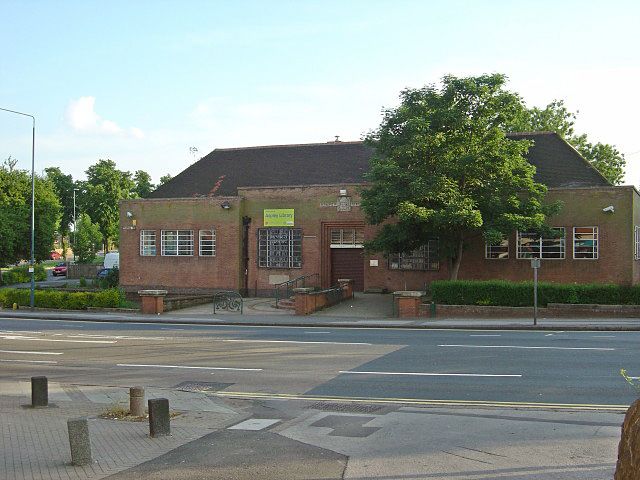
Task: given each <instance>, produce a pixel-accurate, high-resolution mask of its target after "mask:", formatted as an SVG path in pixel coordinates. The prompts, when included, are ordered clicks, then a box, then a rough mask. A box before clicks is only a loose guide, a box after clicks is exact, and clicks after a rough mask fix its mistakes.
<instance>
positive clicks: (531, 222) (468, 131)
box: [362, 74, 559, 279]
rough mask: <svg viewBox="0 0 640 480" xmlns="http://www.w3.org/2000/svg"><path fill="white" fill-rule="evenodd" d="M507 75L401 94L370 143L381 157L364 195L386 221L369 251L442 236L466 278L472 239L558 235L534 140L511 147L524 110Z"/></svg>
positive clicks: (453, 270) (454, 268) (408, 246)
mask: <svg viewBox="0 0 640 480" xmlns="http://www.w3.org/2000/svg"><path fill="white" fill-rule="evenodd" d="M505 81H506V77H505V76H503V75H499V74H494V75H483V76H480V77H468V78H457V77H454V76H446V77H444V78H443V80H442V87H441V88H437V87H436V86H435V85H427V86H425V87H424V88H421V89H415V90H414V89H407V90H404V91H403V92H402V93H401V96H400V98H401V104H400V106H399V107H397V108H394V109H390V110H386V111H385V112H384V117H383V120H382V123H381V125H380V126H379V127H378V129H377V130H375V131H373V132H372V133H370V134H369V135H368V136H367V141H368V142H369V143H370V144H371V145H372V146H373V147H374V149H375V153H374V156H373V159H372V162H371V168H370V171H369V173H368V176H367V179H368V181H369V182H370V184H371V186H370V187H369V188H367V189H365V190H364V191H363V192H362V207H363V209H364V211H365V214H366V215H367V218H368V220H369V222H370V223H372V224H375V225H380V224H382V228H381V229H380V230H379V233H378V234H377V236H376V237H375V238H374V239H373V240H372V241H370V242H368V244H367V247H368V249H369V250H373V251H381V252H384V253H386V254H389V253H395V252H409V251H411V250H414V249H416V248H418V247H420V246H421V245H424V244H426V243H427V241H428V240H429V239H432V238H438V241H439V250H440V255H441V257H442V258H443V259H446V260H447V263H448V266H449V274H450V278H451V279H456V278H457V276H458V271H459V268H460V263H461V261H462V256H463V252H464V248H465V245H466V244H467V242H468V241H469V240H470V239H472V238H474V237H479V236H484V238H485V239H486V241H488V242H490V243H499V242H500V240H501V239H502V238H504V236H506V235H508V234H509V233H511V232H512V231H513V230H514V229H521V230H523V229H526V230H536V231H540V232H548V231H549V227H548V226H547V225H546V223H545V220H546V216H547V215H549V214H551V213H553V212H555V211H557V209H558V208H559V207H558V205H549V206H545V205H544V203H543V200H544V196H545V193H546V187H545V186H544V185H542V184H539V183H536V182H534V180H533V175H534V173H535V167H533V166H532V165H531V164H529V163H528V162H527V160H526V159H525V157H524V155H525V154H526V152H527V150H528V148H529V146H530V144H531V142H528V141H526V140H520V141H515V140H510V139H507V138H506V136H505V133H504V126H505V124H507V123H508V122H510V121H511V120H512V119H513V118H514V117H515V116H516V115H518V113H519V112H520V110H521V108H522V107H521V105H522V104H521V100H520V98H519V97H518V95H516V94H514V93H511V92H509V91H506V90H505V89H504V88H503V87H504V83H505Z"/></svg>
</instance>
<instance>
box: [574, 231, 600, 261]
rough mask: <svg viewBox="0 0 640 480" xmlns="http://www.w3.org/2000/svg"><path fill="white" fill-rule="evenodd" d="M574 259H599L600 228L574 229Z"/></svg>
mask: <svg viewBox="0 0 640 480" xmlns="http://www.w3.org/2000/svg"><path fill="white" fill-rule="evenodd" d="M573 258H587V259H592V260H597V259H598V227H573Z"/></svg>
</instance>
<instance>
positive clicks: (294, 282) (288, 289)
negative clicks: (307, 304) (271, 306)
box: [273, 273, 320, 308]
mask: <svg viewBox="0 0 640 480" xmlns="http://www.w3.org/2000/svg"><path fill="white" fill-rule="evenodd" d="M309 278H317V279H318V280H319V279H320V274H319V273H311V274H309V275H301V276H299V277H297V278H294V279H292V280H287V281H286V282H282V283H277V284H275V285H274V286H273V288H274V290H275V294H276V308H277V307H278V302H279V301H280V288H282V287H286V289H285V292H284V293H285V295H284V297H282V298H287V297H289V296H291V290H292V289H294V288H298V282H300V281H302V286H303V287H304V286H305V285H306V284H307V279H309Z"/></svg>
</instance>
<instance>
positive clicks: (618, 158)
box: [506, 100, 627, 185]
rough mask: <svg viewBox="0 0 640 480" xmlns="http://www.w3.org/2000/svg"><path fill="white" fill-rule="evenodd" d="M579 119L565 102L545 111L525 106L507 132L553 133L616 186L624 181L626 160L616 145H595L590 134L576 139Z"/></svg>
mask: <svg viewBox="0 0 640 480" xmlns="http://www.w3.org/2000/svg"><path fill="white" fill-rule="evenodd" d="M576 118H577V115H576V114H575V113H573V112H570V111H569V110H568V109H567V107H566V106H565V104H564V101H563V100H554V101H552V102H551V103H550V104H548V105H547V106H546V107H544V108H538V107H533V108H526V107H524V106H523V108H522V109H521V111H520V112H519V114H518V115H516V116H515V117H514V118H513V119H512V120H511V121H510V122H508V124H507V125H506V128H507V130H508V131H512V132H516V131H519V132H526V131H552V132H556V133H557V134H558V135H560V136H561V137H562V138H564V139H565V140H566V141H567V142H569V143H570V144H571V145H572V146H573V147H574V148H575V149H576V150H578V152H580V154H581V155H582V156H583V157H584V158H586V159H587V160H588V161H589V162H591V164H592V165H593V166H594V167H595V168H596V169H597V170H598V171H599V172H600V173H601V174H602V175H604V177H605V178H606V179H607V180H609V181H610V182H611V183H612V184H614V185H619V184H620V183H622V181H623V179H624V169H625V166H626V163H627V162H626V160H625V158H624V155H623V154H622V153H620V152H619V151H618V150H617V149H616V147H615V146H614V145H610V144H607V143H600V142H598V143H596V144H593V143H591V142H590V141H589V139H588V138H587V135H586V134H582V135H576V133H575V131H574V124H575V121H576Z"/></svg>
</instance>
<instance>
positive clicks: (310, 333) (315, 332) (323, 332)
mask: <svg viewBox="0 0 640 480" xmlns="http://www.w3.org/2000/svg"><path fill="white" fill-rule="evenodd" d="M304 333H310V334H313V333H331V332H304Z"/></svg>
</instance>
